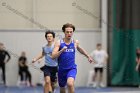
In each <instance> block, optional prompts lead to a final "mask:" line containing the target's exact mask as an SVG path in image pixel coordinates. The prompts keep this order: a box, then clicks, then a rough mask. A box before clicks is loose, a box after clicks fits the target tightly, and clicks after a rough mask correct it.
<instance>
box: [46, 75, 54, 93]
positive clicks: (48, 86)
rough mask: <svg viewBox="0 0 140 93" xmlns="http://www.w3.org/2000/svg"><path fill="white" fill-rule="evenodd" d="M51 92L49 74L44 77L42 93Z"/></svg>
mask: <svg viewBox="0 0 140 93" xmlns="http://www.w3.org/2000/svg"><path fill="white" fill-rule="evenodd" d="M49 92H50V93H52V87H51V79H50V76H46V77H45V85H44V93H49Z"/></svg>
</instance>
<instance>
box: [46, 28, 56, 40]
mask: <svg viewBox="0 0 140 93" xmlns="http://www.w3.org/2000/svg"><path fill="white" fill-rule="evenodd" d="M48 34H52V35H53V38H55V33H54V32H53V31H51V30H48V31H46V32H45V38H47V35H48Z"/></svg>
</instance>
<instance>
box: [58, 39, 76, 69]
mask: <svg viewBox="0 0 140 93" xmlns="http://www.w3.org/2000/svg"><path fill="white" fill-rule="evenodd" d="M64 46H66V47H67V49H66V50H65V51H64V52H62V53H61V54H60V56H59V58H58V65H59V69H72V68H76V64H75V45H74V41H73V40H72V41H71V43H70V44H69V45H67V44H65V42H64V41H63V40H60V48H59V50H61V49H62V48H63V47H64Z"/></svg>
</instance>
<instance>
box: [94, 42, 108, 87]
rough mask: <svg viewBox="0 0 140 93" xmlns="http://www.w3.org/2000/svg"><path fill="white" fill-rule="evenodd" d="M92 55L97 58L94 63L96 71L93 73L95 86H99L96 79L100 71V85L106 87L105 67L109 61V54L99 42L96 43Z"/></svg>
mask: <svg viewBox="0 0 140 93" xmlns="http://www.w3.org/2000/svg"><path fill="white" fill-rule="evenodd" d="M91 57H92V58H93V59H94V60H95V64H94V71H95V74H94V75H93V87H97V83H96V79H97V73H98V72H99V81H98V84H99V86H100V87H104V85H103V83H102V79H103V68H104V66H105V64H106V62H107V59H108V55H107V53H106V51H105V50H103V49H102V45H101V44H100V43H98V44H97V45H96V50H94V51H93V52H92V53H91Z"/></svg>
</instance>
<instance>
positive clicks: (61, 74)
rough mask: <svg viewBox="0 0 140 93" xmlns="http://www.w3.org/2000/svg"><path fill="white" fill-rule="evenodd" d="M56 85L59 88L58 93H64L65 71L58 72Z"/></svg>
mask: <svg viewBox="0 0 140 93" xmlns="http://www.w3.org/2000/svg"><path fill="white" fill-rule="evenodd" d="M58 83H59V86H60V93H66V90H65V86H66V84H67V71H65V70H59V71H58Z"/></svg>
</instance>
